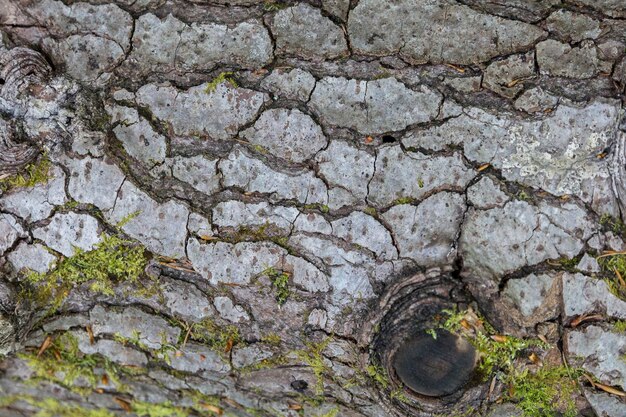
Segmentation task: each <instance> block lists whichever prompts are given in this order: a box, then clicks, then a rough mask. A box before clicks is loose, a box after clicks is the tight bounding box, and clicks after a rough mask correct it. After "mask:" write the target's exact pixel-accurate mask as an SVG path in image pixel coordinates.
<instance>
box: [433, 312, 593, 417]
mask: <svg viewBox="0 0 626 417" xmlns="http://www.w3.org/2000/svg"><path fill="white" fill-rule="evenodd" d="M443 314H444V316H446V317H447V318H446V319H445V321H444V322H443V323H442V324H441V326H440V328H443V329H445V330H448V331H449V332H451V333H456V334H459V335H461V336H462V337H465V338H466V339H467V340H468V341H469V342H470V343H471V344H472V345H473V346H474V347H475V348H476V350H477V352H478V354H479V357H480V362H479V364H478V371H479V373H481V374H482V375H483V377H484V379H485V380H487V379H489V378H490V377H491V376H493V375H495V376H496V378H498V379H499V380H500V381H502V382H503V383H504V384H505V385H508V386H509V390H508V394H506V395H505V396H506V398H505V399H507V400H510V401H513V402H516V403H517V406H518V407H519V408H520V409H521V410H522V411H523V413H524V415H525V416H528V417H554V416H556V415H558V413H562V415H564V416H565V417H574V416H575V415H576V405H575V402H574V400H573V399H572V396H573V394H574V393H575V392H576V390H577V379H578V378H579V377H580V376H582V375H583V371H582V370H581V369H572V368H569V367H567V366H565V365H559V366H554V365H545V366H543V367H537V369H535V370H530V369H529V368H527V367H523V366H522V365H520V363H519V361H518V360H517V359H519V358H520V357H521V356H522V354H523V353H524V352H528V351H529V350H530V349H533V348H543V349H545V348H548V347H549V346H548V345H546V344H545V343H543V342H541V341H540V340H535V339H520V338H516V337H511V336H503V335H499V334H497V332H496V331H495V329H494V328H493V327H492V326H491V325H489V323H487V322H486V321H485V320H484V318H483V317H481V316H479V315H478V314H476V313H474V312H473V311H472V310H466V311H457V310H444V311H443Z"/></svg>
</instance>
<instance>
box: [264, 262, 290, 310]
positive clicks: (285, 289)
mask: <svg viewBox="0 0 626 417" xmlns="http://www.w3.org/2000/svg"><path fill="white" fill-rule="evenodd" d="M262 274H263V275H265V276H266V277H268V278H269V280H270V282H271V283H272V287H273V288H274V290H275V291H276V302H277V303H278V305H279V306H281V305H283V304H285V302H286V301H287V298H289V294H290V292H291V291H290V290H289V274H288V273H287V272H284V271H278V270H276V268H274V267H269V268H266V269H265V270H264V271H263V272H262Z"/></svg>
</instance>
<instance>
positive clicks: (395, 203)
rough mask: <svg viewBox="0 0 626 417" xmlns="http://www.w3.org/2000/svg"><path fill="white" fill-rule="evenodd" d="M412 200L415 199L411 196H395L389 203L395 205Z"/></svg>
mask: <svg viewBox="0 0 626 417" xmlns="http://www.w3.org/2000/svg"><path fill="white" fill-rule="evenodd" d="M413 201H415V199H414V198H412V197H401V198H396V199H395V200H394V201H393V203H391V204H392V205H394V206H397V205H400V204H411V203H412V202H413Z"/></svg>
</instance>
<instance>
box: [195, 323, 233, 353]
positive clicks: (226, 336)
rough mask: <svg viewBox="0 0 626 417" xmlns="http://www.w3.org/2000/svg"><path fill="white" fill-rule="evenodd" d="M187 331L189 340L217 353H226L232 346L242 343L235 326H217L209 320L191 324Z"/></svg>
mask: <svg viewBox="0 0 626 417" xmlns="http://www.w3.org/2000/svg"><path fill="white" fill-rule="evenodd" d="M188 331H189V337H190V338H191V339H193V340H195V341H198V342H201V343H204V344H205V345H207V346H208V347H209V348H211V349H213V350H215V351H216V352H219V353H228V352H229V351H230V349H231V348H232V347H233V346H234V345H236V344H241V343H242V341H243V340H242V338H241V336H240V335H239V329H238V328H237V327H236V326H233V325H228V326H219V325H218V324H217V323H215V321H213V320H212V319H210V318H206V319H204V320H202V321H200V322H198V323H193V324H192V325H191V327H190V328H189V330H188Z"/></svg>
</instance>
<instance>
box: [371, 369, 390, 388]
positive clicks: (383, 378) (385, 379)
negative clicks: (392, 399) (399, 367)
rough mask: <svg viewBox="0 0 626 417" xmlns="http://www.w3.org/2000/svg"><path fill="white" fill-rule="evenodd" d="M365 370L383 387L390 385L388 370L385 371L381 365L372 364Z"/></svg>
mask: <svg viewBox="0 0 626 417" xmlns="http://www.w3.org/2000/svg"><path fill="white" fill-rule="evenodd" d="M365 372H366V373H367V376H369V377H370V378H371V379H372V380H373V381H374V382H376V383H378V384H379V385H380V386H381V387H383V389H386V388H387V387H388V386H389V376H387V372H385V370H384V369H383V368H382V367H381V366H379V365H376V364H370V365H368V366H367V368H365Z"/></svg>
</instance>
